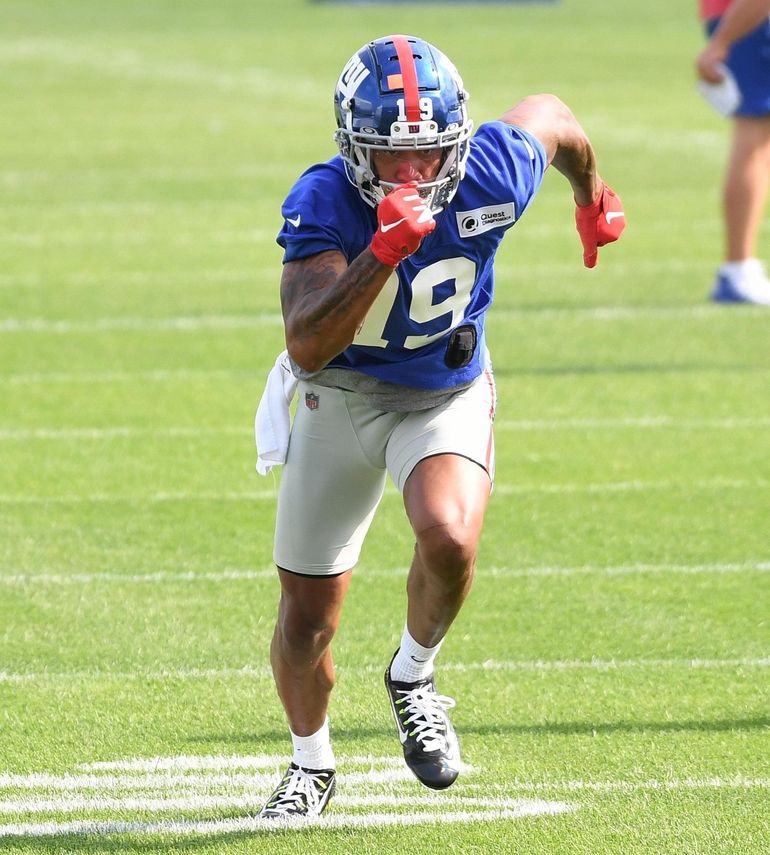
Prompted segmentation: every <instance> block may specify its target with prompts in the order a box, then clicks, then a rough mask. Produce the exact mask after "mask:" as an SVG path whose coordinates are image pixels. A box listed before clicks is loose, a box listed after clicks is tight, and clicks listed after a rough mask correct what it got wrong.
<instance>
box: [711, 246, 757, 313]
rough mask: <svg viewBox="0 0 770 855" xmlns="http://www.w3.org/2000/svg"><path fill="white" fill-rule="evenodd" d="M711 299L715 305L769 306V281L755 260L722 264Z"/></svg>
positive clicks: (748, 259)
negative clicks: (749, 304)
mask: <svg viewBox="0 0 770 855" xmlns="http://www.w3.org/2000/svg"><path fill="white" fill-rule="evenodd" d="M711 299H712V300H713V301H714V302H715V303H756V304H757V305H759V306H770V279H768V278H767V274H766V273H765V268H764V266H763V265H762V262H760V261H758V260H757V259H756V258H747V259H746V261H734V262H728V263H727V264H723V265H722V266H721V267H720V268H719V272H718V273H717V278H716V282H715V283H714V289H713V290H712V292H711Z"/></svg>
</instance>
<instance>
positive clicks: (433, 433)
mask: <svg viewBox="0 0 770 855" xmlns="http://www.w3.org/2000/svg"><path fill="white" fill-rule="evenodd" d="M297 394H298V403H297V411H296V414H295V417H294V423H293V425H292V430H291V438H290V440H289V452H288V456H287V458H286V464H285V466H284V471H283V475H282V478H281V485H280V489H279V492H278V512H277V518H276V533H275V549H274V554H273V557H274V560H275V563H276V564H277V565H278V567H281V568H282V569H284V570H289V571H292V572H294V573H300V574H303V575H311V576H326V575H328V576H333V575H337V574H339V573H343V572H345V571H346V570H349V569H351V568H352V567H353V566H354V565H355V564H356V563H357V562H358V557H359V555H360V553H361V547H362V545H363V542H364V538H365V537H366V533H367V532H368V531H369V526H370V525H371V522H372V519H373V518H374V512H375V511H376V510H377V506H378V505H379V503H380V499H381V498H382V493H383V490H384V489H385V480H386V475H387V474H388V473H389V474H390V476H391V478H392V479H393V481H394V483H395V484H396V485H397V486H398V489H399V490H400V491H403V489H404V484H405V483H406V480H407V478H408V477H409V475H410V474H411V472H412V470H413V469H414V467H415V466H416V465H417V464H418V463H419V462H420V461H421V460H424V459H425V458H426V457H433V456H435V455H437V454H458V455H460V456H461V457H467V458H468V459H470V460H473V461H474V462H475V463H478V464H479V466H481V467H483V468H484V469H485V470H486V471H487V472H488V473H489V477H490V480H492V479H493V478H494V437H493V433H492V422H493V420H494V415H495V383H494V378H493V376H492V372H491V370H489V369H488V370H487V371H485V372H484V373H483V374H482V375H481V376H480V377H479V378H478V379H477V380H476V381H475V382H474V383H473V384H472V385H471V386H469V387H468V388H467V389H464V390H463V391H461V392H458V393H457V394H456V395H455V396H453V397H452V398H451V399H450V400H449V401H448V402H447V403H445V404H443V405H441V406H439V407H435V408H433V409H429V410H419V411H417V412H410V413H392V412H385V411H383V410H378V409H375V408H373V407H372V406H371V405H370V404H368V403H366V401H365V400H364V398H363V397H362V396H361V395H360V394H359V393H356V392H345V391H342V390H341V389H336V388H332V387H329V386H320V385H318V384H313V383H312V381H310V382H306V381H302V380H301V381H300V382H299V386H298V388H297Z"/></svg>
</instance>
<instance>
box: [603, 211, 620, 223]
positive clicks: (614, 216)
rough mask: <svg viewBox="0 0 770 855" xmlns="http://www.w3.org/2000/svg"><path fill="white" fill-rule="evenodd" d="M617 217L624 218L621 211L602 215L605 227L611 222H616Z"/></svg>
mask: <svg viewBox="0 0 770 855" xmlns="http://www.w3.org/2000/svg"><path fill="white" fill-rule="evenodd" d="M618 217H625V214H624V213H623V211H607V213H606V214H605V215H604V219H605V220H607V225H609V224H610V223H611V222H612V221H613V220H616V219H617V218H618Z"/></svg>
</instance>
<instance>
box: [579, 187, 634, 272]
mask: <svg viewBox="0 0 770 855" xmlns="http://www.w3.org/2000/svg"><path fill="white" fill-rule="evenodd" d="M575 224H576V225H577V230H578V234H579V235H580V241H581V243H582V244H583V264H585V266H586V267H596V261H597V258H598V255H599V254H598V252H597V251H596V250H597V247H600V246H604V245H605V244H607V243H612V242H613V241H615V240H617V239H618V238H619V237H620V235H621V234H622V232H623V229H624V228H625V227H626V215H625V213H624V211H623V203H622V202H621V201H620V197H619V196H617V195H615V193H613V191H612V190H610V188H609V187H608V186H607V185H606V184H602V192H601V193H600V194H599V198H598V199H597V200H596V201H595V202H592V203H591V204H590V205H578V206H577V207H576V208H575Z"/></svg>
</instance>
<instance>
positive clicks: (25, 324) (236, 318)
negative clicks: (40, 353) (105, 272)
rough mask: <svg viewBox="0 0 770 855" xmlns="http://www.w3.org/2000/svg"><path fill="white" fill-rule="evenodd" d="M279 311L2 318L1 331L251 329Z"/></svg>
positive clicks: (277, 319)
mask: <svg viewBox="0 0 770 855" xmlns="http://www.w3.org/2000/svg"><path fill="white" fill-rule="evenodd" d="M282 323H283V320H282V318H281V314H280V313H279V312H262V313H260V314H254V315H201V316H199V317H195V316H190V317H167V318H137V317H108V318H94V319H93V320H90V321H65V320H52V319H50V318H3V319H0V332H4V333H39V332H44V333H57V334H62V335H67V334H71V333H78V334H82V333H102V332H115V331H116V330H129V331H136V332H196V331H198V330H202V329H211V330H232V329H253V328H256V327H261V326H280V325H281V324H282Z"/></svg>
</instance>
